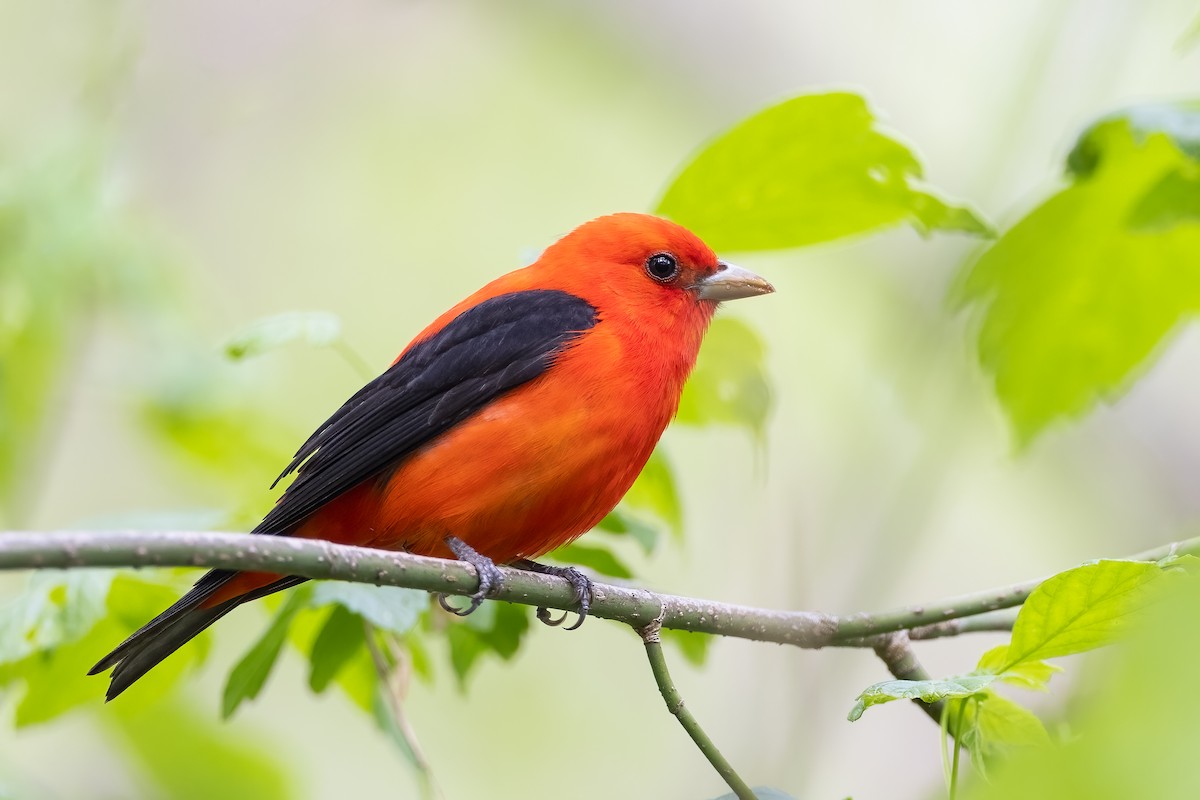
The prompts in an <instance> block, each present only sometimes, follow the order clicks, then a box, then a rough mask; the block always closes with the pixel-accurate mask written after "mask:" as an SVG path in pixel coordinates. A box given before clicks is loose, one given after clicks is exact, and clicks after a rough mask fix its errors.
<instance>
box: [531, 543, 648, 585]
mask: <svg viewBox="0 0 1200 800" xmlns="http://www.w3.org/2000/svg"><path fill="white" fill-rule="evenodd" d="M548 557H549V558H550V559H552V560H554V561H557V562H559V563H561V564H571V565H574V566H580V567H587V568H588V569H590V570H593V571H595V572H597V573H599V574H601V575H610V576H612V577H614V578H632V577H633V571H632V570H631V569H629V567H627V566H626V565H625V563H624V562H623V561H621V559H620V558H618V557H617V554H616V553H614V552H612V551H611V550H609V549H607V548H605V547H594V546H592V545H586V544H579V543H577V542H572V543H571V544H567V545H563V546H562V547H559V548H558V549H556V550H554V551H552V552H550V553H549V554H548Z"/></svg>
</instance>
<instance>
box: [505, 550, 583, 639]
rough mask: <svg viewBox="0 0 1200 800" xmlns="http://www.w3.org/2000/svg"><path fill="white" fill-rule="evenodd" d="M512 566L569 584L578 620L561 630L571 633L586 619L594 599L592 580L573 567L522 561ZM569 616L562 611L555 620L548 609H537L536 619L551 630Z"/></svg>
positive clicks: (568, 612)
mask: <svg viewBox="0 0 1200 800" xmlns="http://www.w3.org/2000/svg"><path fill="white" fill-rule="evenodd" d="M514 566H517V567H520V568H521V569H524V570H528V571H530V572H538V573H541V574H542V575H554V576H556V577H559V578H564V579H565V580H566V581H567V582H568V583H570V584H571V590H572V592H573V593H574V598H575V602H576V604H578V606H579V611H578V614H579V619H577V620H575V624H574V625H571V626H570V627H567V628H563V630H565V631H573V630H575V629H576V628H578V627H579V626H580V625H582V624H583V621H584V620H585V619H587V615H588V612H589V611H591V609H592V600H593V599H595V589H594V587H593V586H592V579H591V578H589V577H588V576H587V575H584V574H583V573H582V572H580V571H579V570H578V569H576V568H575V567H550V566H546V565H545V564H539V563H537V562H536V561H530V560H528V559H522V560H521V561H517V562H515V563H514ZM570 615H571V612H570V611H564V612H563V614H562V616H561V617H558V618H557V619H556V618H555V617H554V616H552V615H551V613H550V609H548V608H542V607H540V606H539V607H538V610H537V618H538V621H539V622H541V623H542V624H543V625H549V626H550V627H552V628H557V627H558V626H559V625H562V624H563V623H564V622H566V621H567V617H569V616H570Z"/></svg>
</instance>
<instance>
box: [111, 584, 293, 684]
mask: <svg viewBox="0 0 1200 800" xmlns="http://www.w3.org/2000/svg"><path fill="white" fill-rule="evenodd" d="M239 574H241V573H238V572H235V571H233V570H227V569H214V570H212V571H211V572H209V573H207V574H206V575H205V576H204V577H202V578H201V579H200V580H198V581H196V585H195V586H193V587H192V588H191V589H190V590H189V591H188V593H187V594H185V595H184V596H183V597H181V598H179V599H178V600H177V601H175V603H174V604H173V605H172V606H171V607H170V608H168V609H167V610H166V611H164V612H162V613H161V614H159V615H158V616H157V617H155V618H154V619H152V620H150V621H149V622H147V623H146V624H145V625H143V626H142V627H141V629H140V630H138V631H137V632H135V633H134V634H133V635H131V636H130V637H129V638H128V639H126V640H125V641H123V642H121V644H119V645H117V647H116V648H115V649H114V650H113V651H112V652H111V653H109V654H108V655H106V656H105V657H104V658H102V659H100V660H99V661H98V662H96V666H94V667H92V668H91V670H90V671H89V672H88V674H89V675H96V674H98V673H100V672H103V671H104V670H106V669H109V668H112V676H111V681H110V683H109V686H108V692H107V694H106V695H105V699H107V700H112V699H113V698H114V697H116V696H117V695H119V694H120V693H121V692H123V691H125V690H126V689H128V688H129V687H130V686H131V685H132V684H133V682H134V681H136V680H137V679H138V678H140V677H142V676H143V675H145V674H146V673H147V672H149V671H150V670H151V669H153V668H154V666H155V665H157V664H158V663H159V662H160V661H162V660H163V659H164V658H166V657H167V656H169V655H171V653H174V652H175V651H176V650H178V649H179V648H180V647H183V645H185V644H186V643H187V642H189V641H191V640H192V639H193V638H195V637H196V636H197V635H198V634H199V633H200V632H201V631H203V630H204V629H205V628H207V627H208V626H209V625H212V624H213V623H214V622H216V621H217V620H219V619H220V618H221V617H223V616H225V615H226V614H228V613H229V612H230V611H232V610H233V609H235V608H237V607H238V606H240V605H241V604H242V603H247V602H249V601H251V600H257V599H258V598H260V597H265V596H266V595H269V594H273V593H275V592H278V591H280V590H282V589H287V588H288V587H291V586H295V585H297V584H300V583H304V581H306V580H308V579H307V578H300V577H296V576H286V577H280V578H278V579H276V580H273V581H271V582H269V583H267V584H266V585H262V586H258V587H256V588H254V589H251V590H250V591H247V592H244V593H239V594H235V595H234V596H232V597H228V599H223V598H222V595H228V593H229V589H230V588H232V587H229V584H230V583H234V584H236V583H238V581H236V580H235V578H237V576H238V575H239ZM223 588H225V589H226V591H224V592H222V591H221V590H222V589H223ZM206 601H207V602H206ZM214 601H215V602H214Z"/></svg>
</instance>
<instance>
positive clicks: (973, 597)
mask: <svg viewBox="0 0 1200 800" xmlns="http://www.w3.org/2000/svg"><path fill="white" fill-rule="evenodd" d="M1189 553H1190V554H1193V555H1195V554H1200V536H1198V537H1194V538H1191V539H1184V540H1183V541H1179V542H1173V543H1171V544H1166V545H1163V546H1161V547H1155V548H1152V549H1150V550H1145V551H1143V552H1141V553H1137V554H1136V555H1132V556H1126V560H1129V561H1159V560H1161V559H1164V558H1166V557H1167V556H1171V555H1184V554H1189ZM1046 577H1049V576H1046ZM1044 580H1046V578H1045V577H1043V578H1038V579H1037V580H1032V581H1024V582H1022V583H1015V584H1013V585H1011V586H1004V587H1001V588H998V589H988V590H986V591H982V592H973V593H971V594H965V595H960V596H958V597H951V598H949V599H948V600H939V601H938V602H936V603H929V604H927V605H920V606H910V607H908V608H902V609H898V610H896V611H885V612H882V613H876V614H854V615H852V616H850V617H843V618H840V619H838V620H837V631H836V632H835V633H834V635H833V643H835V644H841V643H844V642H846V641H847V640H852V639H857V638H861V637H864V636H872V635H874V634H879V633H891V632H892V631H903V630H912V629H913V628H922V627H924V626H927V625H933V624H936V623H940V622H944V621H946V620H950V619H961V618H963V617H973V616H976V615H979V614H986V613H988V612H990V611H997V610H999V609H1003V608H1013V607H1014V606H1019V605H1021V604H1022V603H1024V602H1025V599H1026V598H1027V597H1029V595H1030V593H1031V592H1032V591H1033V590H1034V589H1036V588H1037V587H1038V586H1039V585H1040V584H1041V583H1042V581H1044ZM964 632H965V631H964Z"/></svg>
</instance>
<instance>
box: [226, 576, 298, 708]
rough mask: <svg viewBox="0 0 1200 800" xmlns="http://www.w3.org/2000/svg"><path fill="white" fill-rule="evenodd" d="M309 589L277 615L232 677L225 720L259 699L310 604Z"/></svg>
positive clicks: (228, 689) (239, 663)
mask: <svg viewBox="0 0 1200 800" xmlns="http://www.w3.org/2000/svg"><path fill="white" fill-rule="evenodd" d="M307 589H308V587H307V586H302V587H300V588H299V589H297V590H295V591H293V592H292V594H291V596H290V597H288V599H287V601H286V602H285V603H284V604H283V606H282V607H280V609H279V611H277V612H276V613H275V617H274V618H273V619H272V620H271V624H270V625H269V626H267V630H266V631H265V632H264V633H263V635H262V636H261V637H260V638H259V640H258V641H257V642H255V643H254V646H253V647H251V648H250V650H249V651H247V652H246V655H244V656H242V658H241V660H240V661H238V663H237V664H236V665H235V666H234V668H233V670H232V671H231V672H230V673H229V677H228V679H226V681H225V691H224V693H223V694H222V696H221V716H223V717H225V718H226V719H228V718H229V717H231V716H233V712H235V711H237V709H238V706H240V705H241V704H242V703H243V702H245V701H246V700H253V699H254V698H256V697H258V693H259V692H261V691H262V688H263V686H265V685H266V683H267V678H269V677H270V675H271V669H272V668H273V667H274V666H275V661H276V660H277V659H278V658H279V653H280V651H281V650H282V649H283V643H284V641H285V640H286V639H287V634H288V628H289V627H290V626H291V624H292V618H293V617H295V616H296V613H297V612H298V611H300V610H301V609H302V608H304V606H305V604H306V603H307V602H308V591H306V590H307Z"/></svg>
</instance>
